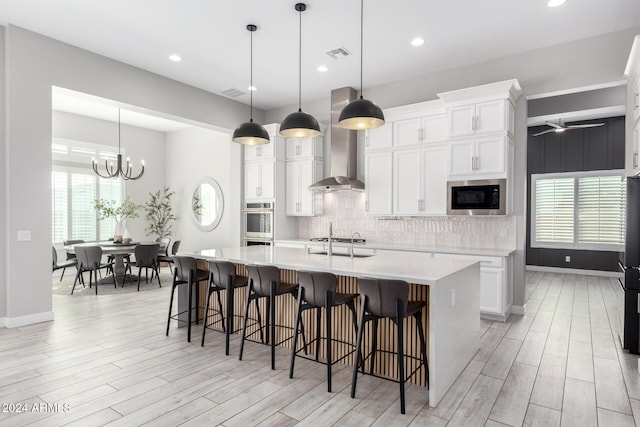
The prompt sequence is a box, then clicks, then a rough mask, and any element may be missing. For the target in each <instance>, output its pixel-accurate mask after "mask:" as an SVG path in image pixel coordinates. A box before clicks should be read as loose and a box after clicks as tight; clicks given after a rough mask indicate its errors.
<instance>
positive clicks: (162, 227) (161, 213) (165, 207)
mask: <svg viewBox="0 0 640 427" xmlns="http://www.w3.org/2000/svg"><path fill="white" fill-rule="evenodd" d="M174 194H175V192H173V191H170V190H169V187H165V188H164V189H163V190H158V191H156V192H155V193H149V200H148V201H147V202H146V203H145V204H144V206H143V209H144V211H145V213H146V216H145V218H146V220H147V221H148V223H149V225H148V226H147V228H146V230H145V231H146V232H147V235H152V234H155V235H157V236H158V238H160V239H161V238H163V237H167V236H170V235H171V221H173V220H175V219H176V217H175V215H174V214H173V208H172V207H171V197H172V196H173V195H174Z"/></svg>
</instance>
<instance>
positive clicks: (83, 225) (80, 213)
mask: <svg viewBox="0 0 640 427" xmlns="http://www.w3.org/2000/svg"><path fill="white" fill-rule="evenodd" d="M95 199H96V179H95V175H90V174H89V173H72V174H71V220H72V224H73V229H72V233H71V234H72V239H82V240H88V241H91V240H95V238H96V210H95V209H94V204H95Z"/></svg>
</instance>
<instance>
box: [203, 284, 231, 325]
mask: <svg viewBox="0 0 640 427" xmlns="http://www.w3.org/2000/svg"><path fill="white" fill-rule="evenodd" d="M216 296H217V297H218V310H219V311H220V316H221V317H222V322H221V323H222V331H223V332H225V334H226V331H227V327H226V326H225V324H224V323H225V322H224V311H222V300H221V299H220V291H216ZM205 318H206V317H205Z"/></svg>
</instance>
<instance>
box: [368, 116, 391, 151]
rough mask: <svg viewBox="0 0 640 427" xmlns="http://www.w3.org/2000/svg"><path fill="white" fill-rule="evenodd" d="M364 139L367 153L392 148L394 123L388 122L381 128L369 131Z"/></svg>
mask: <svg viewBox="0 0 640 427" xmlns="http://www.w3.org/2000/svg"><path fill="white" fill-rule="evenodd" d="M364 138H365V140H364V148H365V150H366V151H369V150H379V149H385V148H391V146H392V143H393V123H390V122H387V123H385V124H384V125H382V126H380V127H379V128H375V129H367V130H366V132H365V136H364Z"/></svg>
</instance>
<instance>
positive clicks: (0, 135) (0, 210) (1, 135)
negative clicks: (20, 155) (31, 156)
mask: <svg viewBox="0 0 640 427" xmlns="http://www.w3.org/2000/svg"><path fill="white" fill-rule="evenodd" d="M4 40H5V33H4V27H0V165H2V166H1V167H2V169H3V170H6V169H7V165H6V164H5V161H6V160H5V159H6V157H5V150H6V139H5V132H6V129H5V125H4V124H5V114H6V110H5V105H6V98H5V90H4V81H5V72H4V70H5V59H4V57H5V50H4ZM5 185H6V178H5V174H4V173H0V242H2V243H0V272H4V271H6V269H5V257H6V255H5V250H6V248H7V246H8V242H7V238H6V234H5V228H6V222H5V218H6V216H5V209H6V205H5V197H6V192H5ZM6 294H7V288H6V276H5V274H3V273H0V327H2V326H3V325H4V320H3V319H4V317H5V315H6V313H7V307H6V306H7V298H6Z"/></svg>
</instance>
